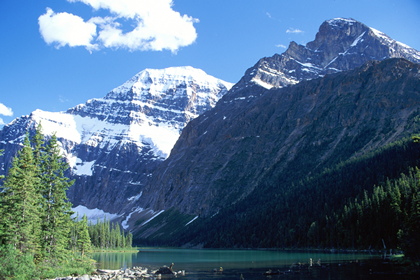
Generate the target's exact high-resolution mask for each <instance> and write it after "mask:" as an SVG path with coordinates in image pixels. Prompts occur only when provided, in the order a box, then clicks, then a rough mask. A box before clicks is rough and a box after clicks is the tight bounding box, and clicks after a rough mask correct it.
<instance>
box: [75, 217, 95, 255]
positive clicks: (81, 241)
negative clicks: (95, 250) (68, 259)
mask: <svg viewBox="0 0 420 280" xmlns="http://www.w3.org/2000/svg"><path fill="white" fill-rule="evenodd" d="M77 247H78V250H79V252H80V253H81V255H82V256H84V255H85V254H87V253H89V252H90V251H91V249H92V244H91V242H90V236H89V230H88V222H87V217H86V215H83V218H82V219H81V220H80V221H79V222H78V238H77Z"/></svg>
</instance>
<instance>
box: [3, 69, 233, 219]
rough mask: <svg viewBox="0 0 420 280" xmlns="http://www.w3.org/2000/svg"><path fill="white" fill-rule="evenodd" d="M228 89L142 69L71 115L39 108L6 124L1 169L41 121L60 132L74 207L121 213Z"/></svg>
mask: <svg viewBox="0 0 420 280" xmlns="http://www.w3.org/2000/svg"><path fill="white" fill-rule="evenodd" d="M230 87H231V84H230V83H227V82H225V81H222V80H220V79H217V78H215V77H213V76H210V75H207V74H206V73H205V72H204V71H202V70H199V69H195V68H193V67H170V68H165V69H148V70H143V71H141V72H139V73H138V74H136V75H135V76H134V77H133V78H131V79H130V80H128V81H127V82H126V83H124V84H123V85H121V86H119V87H117V88H115V89H113V90H111V91H110V92H109V93H108V94H107V95H106V96H105V97H104V98H94V99H90V100H88V101H87V102H86V103H84V104H80V105H77V106H75V107H73V108H70V109H69V110H67V111H66V112H45V111H42V110H36V111H34V112H32V113H31V115H29V116H24V117H21V118H17V119H16V120H15V121H13V122H12V123H11V124H10V125H6V126H5V127H4V128H3V129H2V130H1V131H0V141H1V142H0V146H1V147H3V148H4V149H5V150H7V151H8V152H7V153H6V154H5V155H4V158H7V159H8V160H6V161H5V163H4V164H3V166H2V169H3V170H5V169H7V168H8V164H10V160H11V157H12V156H13V153H14V152H15V151H16V149H17V148H18V147H19V142H20V141H21V140H22V139H23V138H22V137H23V136H24V135H25V133H26V130H30V131H31V130H34V128H35V127H36V126H37V124H39V123H41V125H42V127H43V133H44V134H45V135H46V136H51V135H52V134H53V133H56V136H57V138H58V140H59V142H60V143H61V147H62V150H63V154H64V156H65V157H66V158H67V161H68V162H69V164H70V167H71V170H70V174H69V175H70V176H71V177H72V178H75V179H76V183H75V186H73V187H72V188H71V189H70V190H69V192H68V197H69V199H70V200H71V201H72V202H73V204H74V205H75V206H77V205H83V206H87V207H88V208H91V209H93V208H98V209H102V210H104V211H107V212H111V213H117V212H119V209H120V205H121V204H123V203H124V201H126V199H128V198H130V197H133V196H136V195H137V194H138V193H139V192H140V191H141V190H139V189H141V186H142V185H143V184H144V181H145V180H147V177H148V175H149V173H150V172H151V170H153V169H154V168H155V166H156V165H157V164H158V163H159V162H160V161H162V160H164V159H165V158H166V157H167V156H168V155H169V153H170V151H171V149H172V146H173V144H174V143H175V141H176V140H177V138H178V136H179V134H180V131H181V130H182V129H183V128H184V126H185V125H186V123H187V122H189V121H190V120H191V119H193V118H195V117H197V116H198V115H199V114H200V113H202V112H204V111H206V110H208V109H210V108H211V107H212V106H214V104H215V103H216V101H217V100H218V99H219V98H220V97H221V96H222V95H223V94H225V93H226V92H227V90H228V89H229V88H230Z"/></svg>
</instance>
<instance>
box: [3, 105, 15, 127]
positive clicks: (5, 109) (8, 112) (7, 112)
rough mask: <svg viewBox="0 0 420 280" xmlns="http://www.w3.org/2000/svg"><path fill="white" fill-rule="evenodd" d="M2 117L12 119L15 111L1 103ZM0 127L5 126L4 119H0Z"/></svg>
mask: <svg viewBox="0 0 420 280" xmlns="http://www.w3.org/2000/svg"><path fill="white" fill-rule="evenodd" d="M0 115H3V116H8V117H11V116H13V111H12V109H11V108H9V107H7V106H6V105H4V104H3V103H0ZM0 125H5V122H4V121H3V119H2V118H0Z"/></svg>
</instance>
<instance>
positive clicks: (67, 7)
mask: <svg viewBox="0 0 420 280" xmlns="http://www.w3.org/2000/svg"><path fill="white" fill-rule="evenodd" d="M171 2H172V3H171ZM335 17H347V18H354V19H356V20H358V21H361V22H363V23H365V24H366V25H368V26H371V27H374V28H376V29H378V30H380V31H382V32H384V33H386V34H387V35H389V36H391V37H392V38H394V39H396V40H398V41H400V42H403V43H405V44H407V45H409V46H411V47H413V48H415V49H417V50H420V35H419V34H420V1H419V0H352V1H348V0H320V1H315V0H314V1H307V0H306V1H305V0H293V1H292V0H288V1H284V0H173V1H170V0H1V2H0V34H1V35H0V36H1V40H0V126H1V124H2V123H8V122H10V121H12V120H13V119H14V118H16V117H20V116H21V115H27V114H30V113H31V112H32V111H34V110H36V109H42V110H45V111H64V110H66V109H68V108H70V107H73V106H75V105H77V104H80V103H84V102H85V101H86V100H88V99H90V98H100V97H103V96H105V95H106V93H108V92H109V91H110V90H112V89H113V88H115V87H117V86H119V85H120V84H122V83H124V82H125V81H126V80H128V79H129V78H131V77H132V76H134V75H135V74H136V73H138V72H139V71H141V70H143V69H145V68H165V67H171V66H186V65H190V66H193V67H196V68H200V69H203V70H204V71H205V72H207V73H208V74H210V75H213V76H215V77H217V78H221V79H223V80H226V81H228V82H233V83H235V82H237V81H238V80H239V79H240V78H241V77H242V75H243V74H244V72H245V70H246V69H247V68H249V67H251V66H253V65H254V64H255V63H256V62H257V61H258V60H259V59H260V58H262V57H266V56H272V55H273V54H275V53H282V52H284V51H285V48H286V47H287V46H288V45H289V43H290V41H295V42H297V43H299V44H306V43H307V42H309V41H312V40H313V39H314V38H315V34H316V32H317V31H318V28H319V26H320V25H321V23H322V22H323V21H325V20H328V19H331V18H335Z"/></svg>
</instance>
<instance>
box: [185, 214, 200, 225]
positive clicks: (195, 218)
mask: <svg viewBox="0 0 420 280" xmlns="http://www.w3.org/2000/svg"><path fill="white" fill-rule="evenodd" d="M197 219H198V216H195V217H194V219H192V220H191V221H189V222H188V223H186V224H185V226H188V225H189V224H191V223H192V222H194V221H195V220H197Z"/></svg>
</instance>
